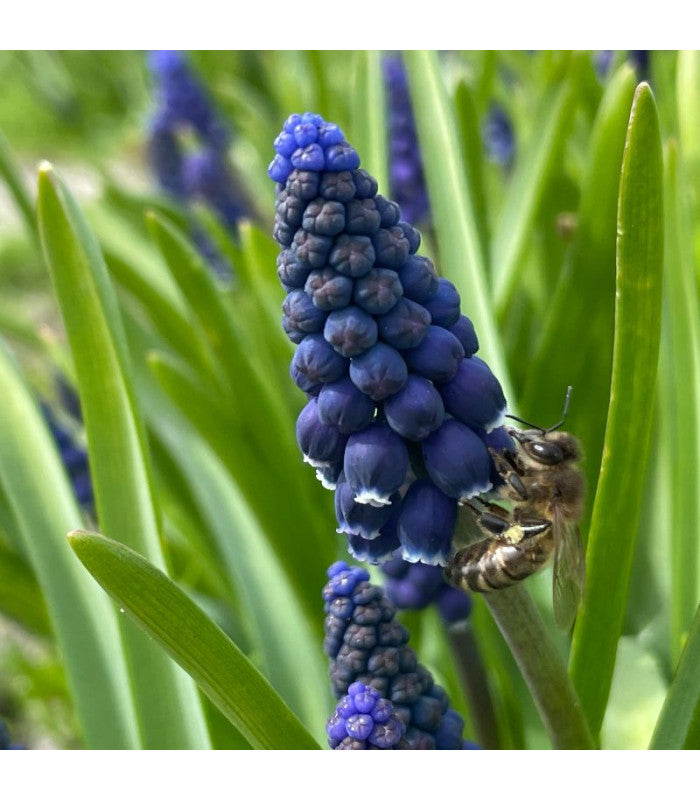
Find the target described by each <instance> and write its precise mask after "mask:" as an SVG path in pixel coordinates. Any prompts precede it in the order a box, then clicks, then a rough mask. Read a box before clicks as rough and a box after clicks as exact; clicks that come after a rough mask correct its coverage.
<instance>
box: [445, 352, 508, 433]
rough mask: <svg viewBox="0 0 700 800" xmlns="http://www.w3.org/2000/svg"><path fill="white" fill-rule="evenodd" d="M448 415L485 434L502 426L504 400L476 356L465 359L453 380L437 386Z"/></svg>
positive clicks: (499, 388)
mask: <svg viewBox="0 0 700 800" xmlns="http://www.w3.org/2000/svg"><path fill="white" fill-rule="evenodd" d="M439 390H440V394H441V395H442V399H443V401H444V403H445V410H446V411H447V413H448V414H452V416H453V417H455V418H456V419H458V420H459V421H460V422H463V423H464V424H465V425H469V427H471V428H483V429H484V430H485V431H486V432H487V433H488V432H489V431H491V430H493V429H494V428H496V427H498V426H499V425H501V424H502V423H503V418H504V414H505V410H506V398H505V397H504V395H503V390H502V389H501V384H500V383H499V382H498V380H497V379H496V377H495V375H494V374H493V373H492V372H491V370H490V369H489V368H488V366H487V365H486V364H485V363H484V362H483V361H482V360H481V359H480V358H477V357H476V356H473V357H472V358H465V359H464V360H463V361H462V362H461V363H460V365H459V367H458V368H457V372H456V373H455V375H454V377H453V378H452V379H451V380H450V381H449V382H448V383H443V384H441V385H440V386H439Z"/></svg>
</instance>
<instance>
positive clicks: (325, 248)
mask: <svg viewBox="0 0 700 800" xmlns="http://www.w3.org/2000/svg"><path fill="white" fill-rule="evenodd" d="M331 247H333V239H332V238H330V237H329V236H318V235H317V234H315V233H309V232H308V231H305V230H299V231H297V232H296V233H295V234H294V243H293V244H292V251H293V252H294V255H295V256H296V259H297V261H298V262H299V263H300V264H302V265H307V266H308V267H309V269H320V268H321V267H325V266H326V263H327V261H328V255H329V253H330V251H331Z"/></svg>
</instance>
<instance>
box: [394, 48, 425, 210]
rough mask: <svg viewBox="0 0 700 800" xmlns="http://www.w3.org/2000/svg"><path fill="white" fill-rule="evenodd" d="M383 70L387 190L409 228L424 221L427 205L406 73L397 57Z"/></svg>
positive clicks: (399, 57)
mask: <svg viewBox="0 0 700 800" xmlns="http://www.w3.org/2000/svg"><path fill="white" fill-rule="evenodd" d="M383 67H384V83H385V85H386V90H387V101H388V114H389V119H388V129H389V186H390V188H391V196H392V197H393V198H394V199H395V200H396V202H397V203H398V204H399V205H400V206H401V211H402V214H403V218H404V219H405V220H406V222H410V223H411V224H413V223H416V222H419V221H420V220H425V219H426V218H427V216H428V213H429V210H430V205H429V202H428V191H427V189H426V187H425V179H424V177H423V161H422V159H421V154H420V148H419V146H418V136H417V133H416V123H415V120H414V118H413V108H412V106H411V97H410V94H409V91H408V80H407V77H406V69H405V68H404V64H403V60H402V59H401V56H400V55H399V54H396V55H391V56H387V57H386V58H385V59H384V62H383Z"/></svg>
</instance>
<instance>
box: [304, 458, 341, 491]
mask: <svg viewBox="0 0 700 800" xmlns="http://www.w3.org/2000/svg"><path fill="white" fill-rule="evenodd" d="M304 461H306V459H304ZM325 466H329V465H328V464H323V465H322V467H325ZM322 467H321V468H319V469H317V470H316V480H318V481H321V486H323V488H324V489H330V491H332V492H333V491H335V487H336V486H337V485H338V484H337V482H336V481H329V480H328V478H326V476H325V475H324V474H323V468H322Z"/></svg>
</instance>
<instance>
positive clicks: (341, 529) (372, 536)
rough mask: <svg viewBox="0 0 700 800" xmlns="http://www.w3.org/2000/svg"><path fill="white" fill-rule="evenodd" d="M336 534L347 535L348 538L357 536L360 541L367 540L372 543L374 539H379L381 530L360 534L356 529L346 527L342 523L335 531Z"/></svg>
mask: <svg viewBox="0 0 700 800" xmlns="http://www.w3.org/2000/svg"><path fill="white" fill-rule="evenodd" d="M335 531H336V533H345V534H347V535H348V536H357V537H359V538H360V539H365V540H366V541H368V542H371V541H372V539H377V538H379V535H380V530H379V528H377V529H376V530H373V531H370V532H369V533H364V532H363V533H360V532H359V531H358V530H356V529H355V528H351V527H350V526H346V525H344V524H343V523H342V522H341V523H340V527H339V528H336V529H335Z"/></svg>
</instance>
